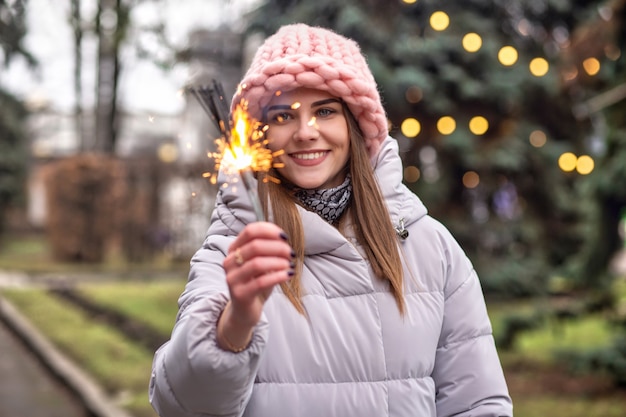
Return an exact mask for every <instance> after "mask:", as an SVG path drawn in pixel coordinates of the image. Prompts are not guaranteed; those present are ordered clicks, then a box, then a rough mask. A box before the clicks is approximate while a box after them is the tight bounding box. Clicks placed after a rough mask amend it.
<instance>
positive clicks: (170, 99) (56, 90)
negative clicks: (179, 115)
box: [0, 0, 259, 114]
mask: <svg viewBox="0 0 626 417" xmlns="http://www.w3.org/2000/svg"><path fill="white" fill-rule="evenodd" d="M258 2H259V0H161V1H159V2H157V3H158V6H157V5H156V4H154V2H144V3H142V5H141V6H139V7H138V8H136V9H135V10H134V12H133V15H132V19H133V21H134V22H137V23H139V24H144V25H145V24H149V23H150V22H155V21H158V20H159V19H163V20H164V21H165V22H166V34H167V37H168V39H169V41H170V42H171V43H173V44H175V45H178V46H184V45H185V43H186V39H187V34H188V33H189V32H190V31H191V30H193V29H197V28H207V29H211V28H215V27H217V26H218V25H219V24H220V23H225V24H229V25H233V26H234V27H236V26H237V19H238V17H239V16H240V15H241V14H242V13H244V12H245V11H248V10H250V9H251V8H252V7H253V6H254V5H255V4H256V3H258ZM94 8H95V0H83V13H84V14H85V15H89V14H90V13H93V10H94ZM68 15H69V1H63V2H60V1H58V0H29V2H28V15H27V19H28V30H29V33H28V36H27V38H26V40H25V46H26V48H27V49H28V50H29V51H30V52H31V53H33V55H35V57H36V58H37V59H38V60H39V61H40V64H41V68H40V70H39V73H38V74H35V73H33V72H32V71H30V70H28V69H27V67H26V65H25V63H24V62H23V60H21V59H16V60H14V62H12V64H11V66H10V67H9V68H8V70H5V69H4V68H3V69H2V70H1V71H2V72H0V84H1V85H2V86H3V87H4V88H6V89H8V90H9V91H11V92H13V93H14V94H16V95H17V96H18V97H20V98H22V99H24V100H27V101H30V102H38V103H50V104H51V105H52V106H53V107H55V108H56V109H58V110H61V111H70V110H71V109H72V108H73V106H74V101H75V98H74V93H73V87H72V86H73V79H72V76H73V65H74V64H73V51H72V33H71V31H70V27H69V25H68V23H67V21H68ZM147 44H148V45H151V46H152V49H154V50H157V51H158V50H159V47H160V45H159V44H158V43H157V42H156V41H155V42H152V44H150V42H149V40H148V43H147ZM83 49H84V50H83V54H84V60H85V64H84V69H83V93H84V94H83V104H84V105H85V106H91V105H92V104H93V98H94V94H93V91H94V84H95V82H94V80H95V64H94V62H95V61H94V57H95V52H96V47H95V42H94V41H93V39H86V40H85V45H84V48H83ZM122 65H123V73H122V78H121V89H120V98H121V102H122V106H123V107H124V108H125V109H126V110H129V111H138V112H154V113H157V114H159V113H168V114H171V113H176V112H178V111H180V110H181V109H182V105H183V100H182V98H181V97H180V96H179V94H178V91H179V90H180V88H181V87H182V86H183V85H184V84H185V82H186V80H187V77H188V74H187V68H186V67H185V66H184V65H177V66H176V67H174V68H172V69H171V70H170V71H168V72H164V71H162V70H160V69H158V68H156V67H155V66H154V65H153V64H151V63H149V62H145V61H139V60H137V59H136V58H135V57H134V55H133V53H132V51H130V50H125V51H123V52H122Z"/></svg>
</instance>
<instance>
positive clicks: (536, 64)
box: [528, 58, 550, 77]
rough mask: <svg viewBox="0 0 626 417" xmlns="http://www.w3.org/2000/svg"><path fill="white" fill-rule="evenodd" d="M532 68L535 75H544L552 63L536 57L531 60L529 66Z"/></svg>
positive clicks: (531, 71) (531, 70)
mask: <svg viewBox="0 0 626 417" xmlns="http://www.w3.org/2000/svg"><path fill="white" fill-rule="evenodd" d="M528 67H529V69H530V73H531V74H532V75H534V76H535V77H543V76H544V75H546V74H547V73H548V70H549V69H550V64H548V61H546V60H545V59H544V58H534V59H533V60H532V61H530V65H529V66H528Z"/></svg>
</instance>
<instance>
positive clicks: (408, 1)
mask: <svg viewBox="0 0 626 417" xmlns="http://www.w3.org/2000/svg"><path fill="white" fill-rule="evenodd" d="M402 2H404V3H406V4H413V3H415V2H417V0H402Z"/></svg>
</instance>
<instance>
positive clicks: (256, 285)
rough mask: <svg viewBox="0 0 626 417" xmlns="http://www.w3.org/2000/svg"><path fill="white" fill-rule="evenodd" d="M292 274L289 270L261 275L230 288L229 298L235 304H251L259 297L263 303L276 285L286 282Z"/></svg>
mask: <svg viewBox="0 0 626 417" xmlns="http://www.w3.org/2000/svg"><path fill="white" fill-rule="evenodd" d="M292 275H293V273H292V272H291V271H290V270H282V271H270V272H267V273H265V274H263V275H258V276H256V277H255V278H253V279H251V280H248V281H246V282H241V283H239V284H238V285H233V286H232V287H231V298H232V299H233V301H234V302H235V303H247V302H253V301H254V299H255V298H257V297H259V296H261V297H262V298H263V300H262V301H263V302H265V300H266V299H267V298H268V297H269V296H270V294H271V292H272V289H273V288H274V286H276V285H277V284H280V283H282V282H285V281H288V280H289V279H290V278H291V276H292Z"/></svg>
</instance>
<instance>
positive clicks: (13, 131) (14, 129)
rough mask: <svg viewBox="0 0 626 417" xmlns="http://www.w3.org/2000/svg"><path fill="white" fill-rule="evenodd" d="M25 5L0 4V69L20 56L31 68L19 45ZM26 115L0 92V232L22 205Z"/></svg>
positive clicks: (13, 99)
mask: <svg viewBox="0 0 626 417" xmlns="http://www.w3.org/2000/svg"><path fill="white" fill-rule="evenodd" d="M25 3H26V1H13V2H11V1H9V2H7V1H5V0H0V48H1V52H2V55H1V58H2V62H0V65H3V66H7V65H8V64H9V62H10V61H11V59H12V58H13V57H15V56H22V57H23V58H25V59H26V61H27V62H28V63H30V64H33V65H34V62H35V61H34V59H33V58H32V57H31V55H30V54H29V53H28V52H27V51H26V50H25V49H24V47H23V45H22V39H23V37H24V35H25V33H26V27H25V23H24V18H25V16H24V8H25ZM26 115H27V112H26V109H25V108H24V106H23V105H22V103H21V102H19V101H18V100H17V99H16V98H15V97H13V96H12V95H11V94H9V93H7V92H6V91H4V90H2V89H1V88H0V231H1V230H2V229H3V225H4V223H5V221H6V220H5V217H6V213H7V210H8V209H9V208H11V207H13V206H15V205H17V204H19V203H20V201H23V189H24V178H25V170H26V161H27V157H26V152H25V148H26V147H25V141H26V134H25V121H26Z"/></svg>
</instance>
